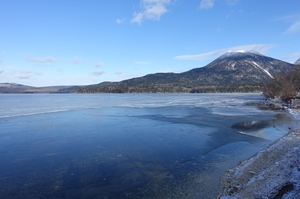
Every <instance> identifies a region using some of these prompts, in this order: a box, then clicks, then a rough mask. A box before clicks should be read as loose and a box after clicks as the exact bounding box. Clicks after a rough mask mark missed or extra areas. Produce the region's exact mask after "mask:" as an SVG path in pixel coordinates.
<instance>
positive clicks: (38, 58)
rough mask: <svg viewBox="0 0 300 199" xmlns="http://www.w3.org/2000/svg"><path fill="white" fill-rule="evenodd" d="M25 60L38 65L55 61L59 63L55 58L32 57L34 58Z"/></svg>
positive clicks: (29, 57) (28, 57)
mask: <svg viewBox="0 0 300 199" xmlns="http://www.w3.org/2000/svg"><path fill="white" fill-rule="evenodd" d="M25 59H26V60H27V61H29V62H37V63H51V62H54V61H57V60H58V59H57V58H54V57H51V56H49V57H43V58H42V57H32V56H26V57H25Z"/></svg>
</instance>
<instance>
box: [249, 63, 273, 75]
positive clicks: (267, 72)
mask: <svg viewBox="0 0 300 199" xmlns="http://www.w3.org/2000/svg"><path fill="white" fill-rule="evenodd" d="M252 63H253V64H254V65H255V66H257V67H258V68H259V69H261V70H263V71H264V72H265V73H266V74H267V75H268V76H269V77H271V78H272V79H274V77H273V76H272V75H271V74H270V73H269V71H267V70H266V69H264V68H263V67H261V66H260V65H258V64H257V63H256V62H255V61H252Z"/></svg>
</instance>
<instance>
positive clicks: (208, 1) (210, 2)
mask: <svg viewBox="0 0 300 199" xmlns="http://www.w3.org/2000/svg"><path fill="white" fill-rule="evenodd" d="M214 1H215V0H202V1H201V2H200V6H199V8H200V9H209V8H212V7H214Z"/></svg>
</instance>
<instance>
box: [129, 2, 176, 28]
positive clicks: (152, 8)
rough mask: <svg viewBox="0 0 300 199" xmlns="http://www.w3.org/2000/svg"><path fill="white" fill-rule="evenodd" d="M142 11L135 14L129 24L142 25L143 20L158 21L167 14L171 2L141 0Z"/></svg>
mask: <svg viewBox="0 0 300 199" xmlns="http://www.w3.org/2000/svg"><path fill="white" fill-rule="evenodd" d="M140 3H141V7H142V11H140V12H135V13H134V14H133V18H132V19H131V23H137V24H142V22H143V21H144V20H152V21H159V20H160V18H161V16H162V15H163V14H165V13H167V12H168V9H167V6H168V5H169V4H170V3H171V0H141V2H140Z"/></svg>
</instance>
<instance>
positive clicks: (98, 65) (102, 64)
mask: <svg viewBox="0 0 300 199" xmlns="http://www.w3.org/2000/svg"><path fill="white" fill-rule="evenodd" d="M104 65H105V63H103V62H97V63H96V65H95V67H97V68H98V67H102V66H104Z"/></svg>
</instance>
